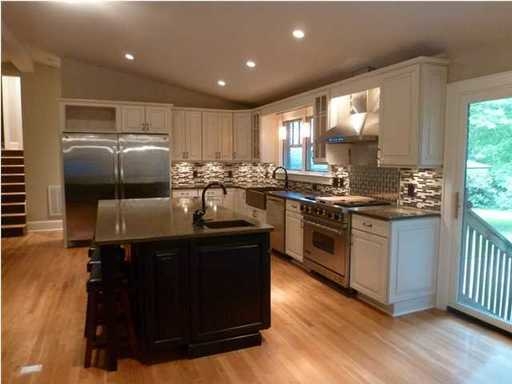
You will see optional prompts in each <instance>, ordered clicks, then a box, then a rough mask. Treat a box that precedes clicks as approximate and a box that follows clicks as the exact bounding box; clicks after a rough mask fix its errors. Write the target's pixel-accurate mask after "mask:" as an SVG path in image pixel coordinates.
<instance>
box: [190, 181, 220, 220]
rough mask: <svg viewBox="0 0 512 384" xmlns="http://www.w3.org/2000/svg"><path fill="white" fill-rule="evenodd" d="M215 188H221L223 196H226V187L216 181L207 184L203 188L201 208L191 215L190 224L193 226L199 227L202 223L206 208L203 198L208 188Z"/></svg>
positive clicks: (204, 198)
mask: <svg viewBox="0 0 512 384" xmlns="http://www.w3.org/2000/svg"><path fill="white" fill-rule="evenodd" d="M215 186H218V187H221V188H222V191H223V192H224V195H226V194H227V193H228V191H226V187H225V186H224V184H222V183H219V182H218V181H213V182H211V183H209V184H208V185H207V186H206V187H204V188H203V193H202V195H201V199H202V204H203V205H202V208H199V209H196V211H195V212H194V214H193V215H192V222H193V223H194V225H201V224H203V223H204V220H203V216H204V215H205V213H206V208H207V207H206V196H205V195H206V191H207V190H208V189H209V188H211V187H215Z"/></svg>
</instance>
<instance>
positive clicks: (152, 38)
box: [2, 1, 512, 105]
mask: <svg viewBox="0 0 512 384" xmlns="http://www.w3.org/2000/svg"><path fill="white" fill-rule="evenodd" d="M2 18H3V21H4V22H5V23H6V24H7V26H8V27H9V28H10V29H12V31H13V32H14V33H15V34H16V36H17V37H18V38H19V39H21V40H23V41H24V42H26V43H27V44H30V45H32V46H36V47H38V48H41V49H45V50H47V51H49V52H52V53H55V54H56V55H58V56H60V57H71V58H75V59H80V60H85V61H87V62H91V63H94V64H98V65H102V66H106V67H110V68H114V69H118V70H122V71H126V72H131V73H136V74H140V75H144V76H148V77H150V78H153V79H158V80H161V81H163V82H167V83H171V84H176V85H181V86H184V87H187V88H189V89H192V90H197V91H201V92H204V93H208V94H212V95H216V96H219V97H222V98H225V99H228V100H232V101H236V102H240V103H245V104H252V105H260V104H263V103H266V102H269V101H272V100H276V99H278V98H282V97H284V96H288V95H291V94H293V93H296V92H298V91H302V90H305V89H308V88H311V87H313V86H318V85H322V84H325V83H326V82H329V81H334V80H337V79H340V78H343V77H345V76H347V75H348V74H350V73H351V72H354V71H356V70H359V69H361V68H364V67H367V66H374V67H379V66H383V65H387V64H391V63H394V62H398V61H401V60H405V59H409V58H412V57H415V56H419V55H432V54H438V53H448V54H450V53H451V52H456V51H461V50H465V49H470V48H475V47H478V46H481V45H486V44H489V43H490V42H493V41H507V39H508V41H512V22H511V21H510V20H512V3H489V2H482V3H461V2H458V3H455V2H453V3H447V2H443V3H442V2H431V3H404V2H398V3H383V2H379V3H371V2H362V3H356V2H343V3H325V2H323V3H318V2H301V3H293V2H286V3H284V2H260V3H256V2H251V3H247V2H244V3H243V2H224V3H215V2H208V3H200V2H193V3H179V2H174V3H169V2H152V3H150V2H125V3H123V2H101V1H82V2H80V1H75V2H73V1H68V2H51V3H50V2H38V3H36V2H13V3H6V2H3V3H2ZM295 28H301V29H303V30H304V31H305V33H306V37H305V38H304V39H303V40H296V39H294V38H293V37H292V35H291V32H292V30H294V29H295ZM508 49H510V47H509V48H508ZM126 52H131V53H133V54H134V55H135V60H134V61H127V60H126V59H124V54H125V53H126ZM248 59H252V60H254V61H255V62H256V68H254V69H249V68H247V67H246V66H245V62H246V60H248ZM490 59H491V60H492V58H490ZM219 79H224V80H225V81H226V82H227V85H226V86H225V87H219V86H218V85H217V80H219Z"/></svg>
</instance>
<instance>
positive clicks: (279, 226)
mask: <svg viewBox="0 0 512 384" xmlns="http://www.w3.org/2000/svg"><path fill="white" fill-rule="evenodd" d="M285 222H286V221H285V200H284V199H281V198H279V197H273V196H268V195H267V223H268V224H270V225H272V226H273V227H274V230H273V231H272V232H270V246H271V248H272V249H274V250H276V251H278V252H280V253H285V243H284V241H285V229H286V228H285Z"/></svg>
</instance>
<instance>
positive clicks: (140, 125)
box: [121, 105, 146, 132]
mask: <svg viewBox="0 0 512 384" xmlns="http://www.w3.org/2000/svg"><path fill="white" fill-rule="evenodd" d="M144 109H145V108H144V106H138V105H135V106H132V105H130V106H123V107H122V108H121V113H122V116H123V117H122V122H123V123H122V126H121V128H122V130H123V131H127V132H143V131H145V130H146V117H145V110H144Z"/></svg>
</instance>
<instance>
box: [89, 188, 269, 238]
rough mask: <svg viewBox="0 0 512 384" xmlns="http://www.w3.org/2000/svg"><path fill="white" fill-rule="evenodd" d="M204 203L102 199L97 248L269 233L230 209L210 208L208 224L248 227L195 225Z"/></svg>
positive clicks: (262, 226) (199, 201)
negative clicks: (234, 223) (194, 215)
mask: <svg viewBox="0 0 512 384" xmlns="http://www.w3.org/2000/svg"><path fill="white" fill-rule="evenodd" d="M200 204H201V200H200V199H198V198H196V199H189V200H188V201H185V202H184V201H179V200H174V199H171V198H150V199H121V200H100V201H99V203H98V211H97V219H96V233H95V237H94V241H95V243H96V244H97V245H102V244H124V243H130V242H144V241H153V240H177V239H189V238H200V237H212V236H226V235H227V236H229V235H230V234H251V233H261V232H269V231H271V230H272V229H273V227H272V226H270V225H267V224H260V223H258V222H257V221H255V220H253V219H251V218H248V217H245V216H243V215H240V214H237V213H235V212H233V211H231V210H229V209H226V208H223V207H220V206H214V207H209V208H208V209H207V211H206V215H205V216H204V219H205V220H206V221H217V220H218V221H221V220H240V219H241V220H246V221H248V222H250V223H252V224H253V226H247V227H231V228H222V229H210V228H206V227H197V226H194V225H193V224H192V213H193V212H194V211H195V210H196V209H197V208H199V207H200Z"/></svg>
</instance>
